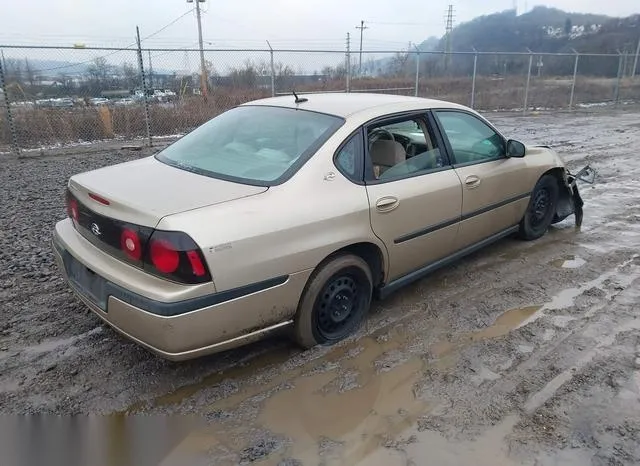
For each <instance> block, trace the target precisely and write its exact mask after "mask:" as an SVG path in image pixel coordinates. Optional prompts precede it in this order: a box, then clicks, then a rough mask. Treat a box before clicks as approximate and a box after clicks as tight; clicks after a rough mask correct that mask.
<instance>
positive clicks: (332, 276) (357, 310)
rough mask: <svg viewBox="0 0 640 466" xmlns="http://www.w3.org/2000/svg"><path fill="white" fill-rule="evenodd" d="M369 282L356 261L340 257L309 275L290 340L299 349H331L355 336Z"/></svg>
mask: <svg viewBox="0 0 640 466" xmlns="http://www.w3.org/2000/svg"><path fill="white" fill-rule="evenodd" d="M372 294H373V278H372V276H371V270H370V268H369V266H368V264H367V263H366V262H365V261H364V260H363V259H362V258H360V257H358V256H354V255H352V254H344V255H340V256H336V257H333V258H331V259H329V260H327V261H326V262H325V263H324V264H322V265H320V267H319V268H318V269H317V270H316V271H315V272H314V273H313V275H312V276H311V278H310V280H309V282H308V283H307V286H306V287H305V291H304V293H303V295H302V299H301V300H300V304H299V306H298V312H297V313H296V317H295V323H294V331H293V338H294V340H295V341H296V343H298V344H299V345H300V346H302V347H303V348H306V349H308V348H312V347H314V346H317V345H332V344H334V343H337V342H339V341H340V340H343V339H344V338H346V337H348V336H349V335H351V334H353V333H355V332H356V331H357V330H358V328H359V326H360V324H361V323H362V321H363V320H364V318H365V316H366V315H367V313H368V312H369V307H370V305H371V296H372Z"/></svg>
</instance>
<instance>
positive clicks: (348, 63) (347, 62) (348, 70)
mask: <svg viewBox="0 0 640 466" xmlns="http://www.w3.org/2000/svg"><path fill="white" fill-rule="evenodd" d="M344 67H345V71H346V75H347V92H351V34H349V33H348V32H347V55H346V57H345V65H344Z"/></svg>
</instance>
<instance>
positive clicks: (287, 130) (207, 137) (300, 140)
mask: <svg viewBox="0 0 640 466" xmlns="http://www.w3.org/2000/svg"><path fill="white" fill-rule="evenodd" d="M342 123H343V120H342V119H341V118H339V117H335V116H331V115H325V114H322V113H316V112H310V111H306V110H296V109H293V108H282V107H266V106H265V107H263V106H241V107H236V108H234V109H232V110H229V111H227V112H225V113H223V114H221V115H218V116H217V117H215V118H213V119H212V120H210V121H209V122H207V123H205V124H204V125H202V126H200V127H198V128H197V129H195V130H194V131H192V132H191V133H189V134H187V135H186V136H184V137H183V138H181V139H179V140H178V141H176V142H175V143H173V144H172V145H170V146H169V147H167V148H166V149H164V150H163V151H161V152H160V153H158V155H157V156H156V157H157V158H158V160H160V161H161V162H164V163H167V164H169V165H173V166H175V167H178V168H182V169H184V170H189V171H194V172H196V173H200V174H203V175H208V176H212V177H216V178H222V179H228V180H230V181H239V182H244V183H249V184H259V185H269V184H276V183H278V182H279V181H280V180H281V179H282V178H286V177H287V175H290V174H291V173H293V172H294V171H295V170H297V169H298V168H299V166H300V165H302V164H303V163H304V162H305V161H306V160H307V159H308V157H310V156H311V155H312V154H313V153H314V152H315V151H316V150H318V148H319V147H320V146H321V145H322V144H323V143H324V142H325V141H326V140H327V139H328V138H329V136H331V134H333V132H334V131H336V129H338V128H339V127H340V126H341V125H342Z"/></svg>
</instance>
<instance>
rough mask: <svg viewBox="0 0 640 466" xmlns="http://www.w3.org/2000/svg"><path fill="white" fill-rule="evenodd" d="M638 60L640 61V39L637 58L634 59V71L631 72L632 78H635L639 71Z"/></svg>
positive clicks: (639, 40)
mask: <svg viewBox="0 0 640 466" xmlns="http://www.w3.org/2000/svg"><path fill="white" fill-rule="evenodd" d="M638 59H640V39H638V48H637V49H636V57H635V58H634V59H633V69H632V70H631V77H632V78H635V77H636V73H637V70H638Z"/></svg>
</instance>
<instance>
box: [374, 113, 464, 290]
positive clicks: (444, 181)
mask: <svg viewBox="0 0 640 466" xmlns="http://www.w3.org/2000/svg"><path fill="white" fill-rule="evenodd" d="M433 125H434V120H433V119H432V117H431V116H430V115H428V114H427V112H426V111H425V112H424V113H419V114H412V115H406V116H402V117H395V118H389V119H385V120H378V121H377V122H376V123H375V124H371V125H369V126H368V127H367V128H366V137H367V144H366V146H367V147H366V158H365V181H366V186H367V194H368V196H369V205H370V213H371V214H370V215H371V226H372V228H373V231H374V233H375V234H376V235H377V236H378V237H379V238H380V239H381V240H382V241H383V242H384V243H385V245H386V247H387V249H388V252H389V277H388V278H389V281H392V280H395V279H397V278H400V277H402V276H404V275H407V274H408V273H411V272H413V271H415V270H418V269H420V268H421V267H423V266H425V265H427V264H429V263H431V262H434V261H436V260H438V259H440V258H442V257H445V256H447V255H449V254H451V253H452V252H453V250H454V248H455V245H456V235H457V232H458V224H459V219H460V213H461V206H462V187H461V185H460V179H459V178H458V176H457V174H456V173H455V171H454V170H453V167H452V166H451V164H450V162H449V160H448V159H447V157H446V151H445V150H442V140H441V139H440V137H439V136H438V135H437V132H436V131H434V127H433Z"/></svg>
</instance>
